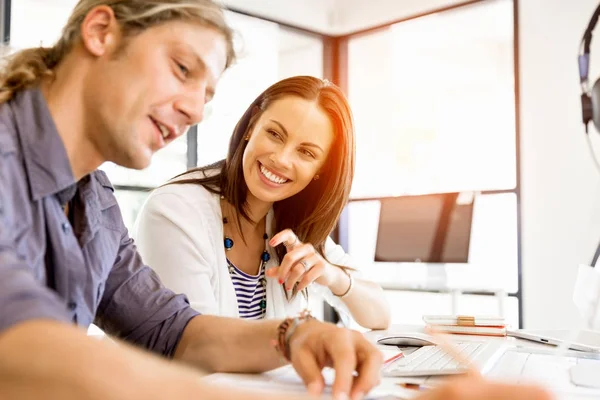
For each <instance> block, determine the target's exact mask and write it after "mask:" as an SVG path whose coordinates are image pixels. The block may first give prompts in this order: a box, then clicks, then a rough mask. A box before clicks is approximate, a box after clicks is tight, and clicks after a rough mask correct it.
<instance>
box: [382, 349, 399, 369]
mask: <svg viewBox="0 0 600 400" xmlns="http://www.w3.org/2000/svg"><path fill="white" fill-rule="evenodd" d="M402 357H404V353H403V352H400V353H398V354H396V355H395V356H393V357H390V358H388V359H387V360H385V361H384V362H383V366H384V367H387V366H388V365H390V364H391V363H393V362H394V361H396V360H398V359H400V358H402Z"/></svg>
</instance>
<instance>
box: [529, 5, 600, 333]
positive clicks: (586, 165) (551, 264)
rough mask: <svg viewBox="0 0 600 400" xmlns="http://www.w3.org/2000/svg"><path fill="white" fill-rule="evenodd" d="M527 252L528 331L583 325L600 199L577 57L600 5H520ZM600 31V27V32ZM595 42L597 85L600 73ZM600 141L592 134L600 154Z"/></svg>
mask: <svg viewBox="0 0 600 400" xmlns="http://www.w3.org/2000/svg"><path fill="white" fill-rule="evenodd" d="M519 5H520V7H519V13H520V15H519V28H520V41H519V44H520V57H521V60H520V64H521V66H520V79H521V146H522V147H521V156H522V174H521V176H522V180H521V188H522V218H523V225H522V227H523V230H522V250H523V259H522V262H523V264H522V265H523V283H524V294H525V299H524V300H525V301H524V307H525V308H524V317H525V326H526V327H528V328H537V327H540V328H546V327H547V328H553V327H564V326H566V325H569V324H573V323H577V321H578V320H579V319H578V316H577V312H576V310H575V308H574V306H573V305H572V301H571V294H572V288H573V284H574V281H575V276H576V268H577V264H578V263H580V262H589V260H590V258H591V257H592V255H593V252H594V249H595V246H596V244H597V241H598V240H600V192H599V191H598V182H599V181H598V177H599V174H598V172H596V171H595V169H594V167H593V164H592V162H591V158H590V155H589V151H588V148H587V147H586V146H587V144H586V141H585V137H584V133H583V132H584V131H583V125H582V123H581V122H580V121H581V111H580V104H579V94H580V92H579V82H578V81H579V80H578V70H577V50H578V44H579V41H580V39H581V34H582V33H583V31H584V29H585V27H586V25H587V23H588V20H589V18H590V16H591V14H592V13H593V11H594V9H595V7H596V6H598V1H597V0H577V1H566V0H520V1H519ZM598 28H599V29H600V26H599V27H598ZM598 36H600V33H598V30H597V31H596V42H595V43H594V42H592V55H593V57H592V73H591V77H592V83H593V80H594V79H595V77H598V76H599V71H600V38H598ZM599 138H600V136H599V135H598V133H597V132H595V131H593V128H592V139H594V144H595V145H596V148H597V151H596V153H597V154H598V155H599V156H600V140H598V139H599Z"/></svg>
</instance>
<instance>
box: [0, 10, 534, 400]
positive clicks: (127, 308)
mask: <svg viewBox="0 0 600 400" xmlns="http://www.w3.org/2000/svg"><path fill="white" fill-rule="evenodd" d="M233 59H234V51H233V45H232V33H231V30H230V28H229V27H228V26H227V24H226V23H225V20H224V15H223V10H222V9H221V8H220V7H219V6H217V5H215V4H214V3H213V2H212V1H211V0H146V1H141V0H81V1H80V2H79V3H78V4H77V5H76V6H75V9H74V10H73V13H72V15H71V17H70V18H69V21H68V22H67V24H66V26H65V27H64V29H63V32H62V35H61V37H60V39H59V40H58V42H57V43H56V44H55V45H54V46H52V47H50V48H32V49H26V50H23V51H21V52H19V53H17V54H15V55H13V56H12V57H11V58H10V60H9V61H8V63H7V64H6V65H5V67H4V69H3V70H2V71H1V72H0V307H1V308H0V398H2V399H4V398H30V397H31V398H45V399H53V398H56V399H96V398H97V399H132V398H139V399H154V398H156V399H166V398H190V399H193V398H194V399H195V398H204V399H209V398H210V399H229V398H236V399H258V398H266V396H265V395H264V394H261V395H256V394H252V393H239V392H236V391H235V390H234V389H231V388H221V387H216V386H211V385H209V384H207V383H205V382H203V381H201V380H199V379H198V376H199V375H198V373H197V372H196V371H194V368H196V369H198V368H199V369H202V370H206V371H230V372H260V371H266V370H269V369H272V368H275V367H277V366H279V365H281V364H280V363H281V361H282V358H285V359H287V360H288V361H289V362H291V363H292V364H293V366H294V367H295V368H296V370H297V371H298V373H299V374H300V376H301V377H302V379H303V380H304V381H305V383H306V384H307V387H308V390H309V392H310V393H313V394H318V393H320V392H321V391H322V390H323V386H324V382H323V378H322V376H321V369H322V368H323V367H324V366H327V365H330V366H333V367H334V368H335V370H336V381H335V384H334V389H333V391H334V396H335V397H336V398H348V397H349V396H351V397H352V398H361V397H362V396H363V395H364V394H365V393H367V392H368V391H369V390H370V389H371V388H372V387H373V386H374V385H376V384H377V382H378V380H379V368H380V366H381V355H380V354H379V352H378V351H377V350H376V349H375V347H373V346H372V345H371V344H369V343H368V342H367V341H366V340H365V339H364V338H363V337H362V335H360V334H359V333H357V332H353V331H349V330H345V329H341V328H338V327H336V326H334V325H331V324H326V323H321V322H318V321H315V320H313V319H310V318H307V317H305V316H299V317H297V318H291V319H288V320H285V321H261V322H248V321H243V320H239V319H227V318H219V317H214V316H209V315H199V314H198V313H197V312H196V311H194V310H193V309H191V308H190V307H189V304H188V302H187V299H186V298H185V297H184V296H182V295H176V294H174V293H173V292H171V291H170V290H168V289H167V288H165V287H164V286H163V285H162V284H161V283H160V281H159V279H158V278H157V276H156V274H154V273H153V272H152V270H151V269H150V268H148V267H147V266H145V265H144V264H143V262H142V260H141V259H140V257H139V255H138V253H137V251H136V248H135V245H134V243H133V241H132V239H131V238H130V237H129V235H128V233H127V230H126V228H125V226H124V224H123V221H122V218H121V214H120V211H119V207H118V205H117V202H116V199H115V197H114V194H113V188H112V186H111V184H110V182H109V180H108V179H107V177H106V175H105V174H104V173H103V172H101V171H99V170H97V168H98V167H99V166H100V165H101V164H102V163H103V162H105V161H111V162H114V163H116V164H119V165H122V166H125V167H129V168H136V169H141V168H145V167H146V166H148V164H149V162H150V158H151V156H152V154H153V153H154V152H156V151H157V150H159V149H160V148H162V147H164V146H165V145H166V144H168V143H169V142H171V141H173V140H174V139H176V138H177V137H178V136H180V135H181V134H182V133H184V132H185V131H186V129H187V128H188V127H189V126H191V125H194V124H197V123H198V122H200V121H201V120H202V112H203V109H204V104H205V103H206V102H207V101H209V100H210V99H211V97H212V96H213V94H214V91H215V86H216V84H217V81H218V80H219V78H220V76H221V74H222V73H223V71H224V70H225V69H226V68H227V67H228V66H229V65H230V64H231V62H232V61H233ZM92 322H95V323H96V324H98V325H99V326H100V327H101V328H102V329H104V330H105V331H106V332H107V333H108V334H110V335H111V336H113V337H115V338H117V339H121V340H122V342H121V341H119V345H118V346H114V345H113V344H112V343H110V342H107V341H97V340H93V339H91V338H88V337H87V335H86V332H85V329H86V328H87V327H88V326H89V325H90V324H91V323H92ZM274 343H275V345H274ZM136 347H137V348H136ZM139 348H142V349H145V350H149V351H141V350H140V349H139ZM151 353H155V354H156V355H161V356H163V357H157V356H155V355H154V356H153V355H152V354H151ZM165 357H166V358H173V359H175V360H177V361H179V362H178V363H169V362H167V361H165V360H164V358H165ZM190 366H191V367H193V368H190ZM451 388H452V386H450V389H451ZM506 389H507V390H516V389H515V388H513V387H508V388H506ZM445 390H446V392H444V391H440V392H431V393H429V395H430V396H436V393H437V394H442V395H444V393H446V394H447V393H450V394H452V393H458V392H452V391H450V392H448V388H446V389H445ZM507 393H509V394H510V395H512V394H513V392H507ZM526 394H527V395H530V394H531V392H526ZM288 398H289V397H288Z"/></svg>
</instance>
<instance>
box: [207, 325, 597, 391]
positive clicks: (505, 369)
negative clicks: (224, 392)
mask: <svg viewBox="0 0 600 400" xmlns="http://www.w3.org/2000/svg"><path fill="white" fill-rule="evenodd" d="M422 330H423V326H409V325H401V326H393V327H392V328H391V329H389V330H387V331H370V332H366V333H365V337H367V339H369V340H370V341H372V342H375V341H376V340H377V338H379V337H381V336H383V335H385V334H386V333H390V332H394V331H422ZM450 337H451V338H452V339H453V340H460V341H469V340H476V341H481V340H494V341H503V342H504V343H505V344H506V345H507V348H508V349H509V351H511V355H512V352H514V353H515V354H516V353H519V354H523V355H525V356H526V355H527V354H532V355H537V354H539V355H540V359H543V358H545V359H547V360H549V361H548V362H546V361H544V364H543V365H541V366H540V367H539V368H538V369H536V370H535V371H531V373H529V374H526V375H522V374H521V372H522V371H511V369H510V366H509V365H500V363H501V362H504V363H506V362H510V360H509V359H508V358H507V359H506V360H504V361H503V359H501V360H500V362H499V363H498V364H496V366H495V367H494V368H492V370H491V371H490V373H488V374H487V375H488V377H489V378H490V379H497V380H502V381H508V382H511V383H517V382H523V381H524V380H527V381H528V382H534V383H537V384H540V385H541V386H543V387H546V388H547V389H549V390H551V391H553V392H554V393H555V394H556V396H557V398H558V400H575V399H577V400H579V399H592V398H596V399H598V398H600V391H598V390H592V389H585V388H578V387H576V386H574V385H572V384H570V380H569V375H568V367H567V366H568V365H570V364H569V362H568V360H567V362H565V360H566V359H565V358H563V359H560V360H559V359H558V358H557V357H554V356H552V357H551V356H548V354H546V353H547V351H548V350H550V349H553V347H552V346H548V345H544V344H541V343H535V342H531V341H527V340H522V339H516V338H512V337H506V338H504V337H489V338H485V337H482V336H466V335H453V336H450ZM378 347H379V348H380V349H381V350H382V351H384V352H385V353H387V354H388V355H389V354H392V353H394V352H396V353H397V351H396V349H395V348H394V347H392V346H378ZM513 349H514V350H513ZM526 350H527V351H526ZM593 361H594V362H596V361H597V362H599V363H600V360H593ZM496 367H498V368H496ZM500 367H501V368H500ZM561 369H564V371H562V370H561ZM326 372H327V371H326ZM557 374H558V375H557ZM556 376H560V377H561V378H560V379H557V378H556ZM325 378H326V381H332V378H333V376H332V374H331V373H330V371H329V372H327V373H326V374H325ZM206 379H208V380H212V381H214V382H215V383H220V384H232V383H235V385H236V386H237V387H242V388H248V389H253V390H265V391H269V392H273V391H278V392H281V391H287V392H296V393H299V392H303V391H304V386H303V384H302V382H301V380H300V378H299V377H298V376H297V375H296V374H295V372H293V369H291V367H289V366H288V367H284V368H281V369H278V370H275V371H271V372H269V373H266V374H261V375H249V374H214V375H211V376H209V377H207V378H206ZM443 379H444V378H443V377H441V378H440V377H438V378H421V377H417V378H383V379H382V383H381V385H380V386H379V387H378V388H376V389H375V390H374V391H373V392H372V393H371V394H370V396H369V398H370V399H392V398H412V397H414V396H416V395H417V394H418V391H415V390H410V389H405V388H403V387H401V386H399V385H398V383H419V384H423V385H427V386H430V385H436V384H439V382H440V380H443ZM598 379H600V377H599V378H598ZM569 384H570V385H571V386H569ZM388 393H394V395H395V396H397V397H384V395H385V394H388Z"/></svg>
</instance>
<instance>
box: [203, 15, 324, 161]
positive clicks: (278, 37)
mask: <svg viewBox="0 0 600 400" xmlns="http://www.w3.org/2000/svg"><path fill="white" fill-rule="evenodd" d="M228 18H229V22H230V23H231V25H232V26H233V27H234V29H235V30H236V31H237V33H238V35H239V40H238V41H237V42H236V48H237V49H238V53H239V60H238V61H237V63H236V64H235V65H233V66H232V67H231V68H230V69H229V70H227V71H226V72H225V74H224V75H223V77H222V79H221V81H220V82H219V85H218V87H217V93H216V94H215V97H214V99H213V101H212V102H211V103H210V104H209V105H208V106H207V109H206V117H205V120H204V121H203V122H202V124H200V125H199V127H198V165H208V164H211V163H213V162H215V161H219V160H221V159H223V158H225V156H226V154H227V146H228V144H229V138H230V137H231V133H232V132H233V128H234V127H235V124H236V123H237V121H238V120H239V119H240V118H241V116H242V115H243V114H244V112H245V111H246V109H247V108H248V106H249V105H250V104H251V103H252V101H253V100H254V99H255V98H256V97H257V96H258V95H259V94H260V93H261V92H262V91H263V90H265V89H266V88H267V87H269V86H270V85H272V84H273V83H275V82H277V81H278V80H281V79H283V78H287V77H290V76H294V75H312V76H316V77H321V76H322V73H323V66H322V65H323V44H322V40H321V39H320V38H319V37H317V36H309V35H306V34H303V33H297V32H295V31H292V30H289V29H285V28H282V27H280V26H279V25H278V24H276V23H273V22H268V21H263V20H260V19H258V18H253V17H247V16H244V15H240V14H235V13H228Z"/></svg>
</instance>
